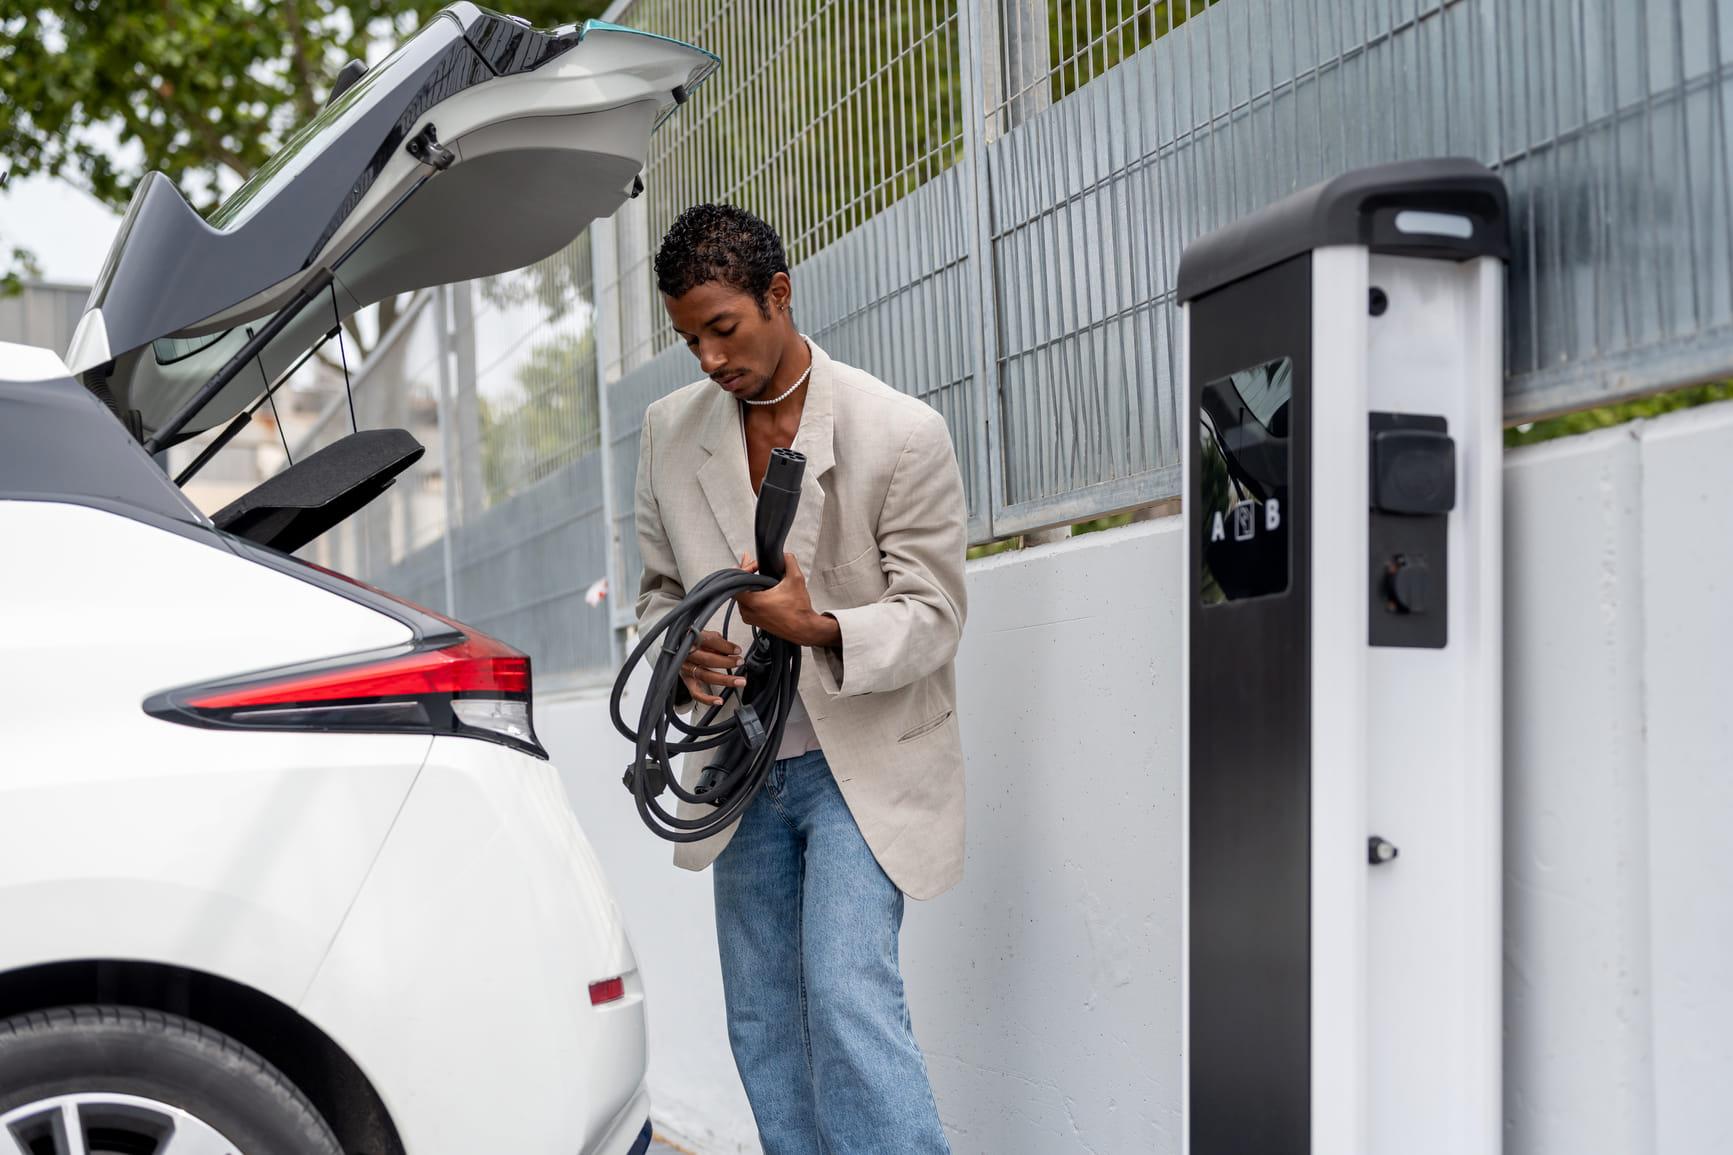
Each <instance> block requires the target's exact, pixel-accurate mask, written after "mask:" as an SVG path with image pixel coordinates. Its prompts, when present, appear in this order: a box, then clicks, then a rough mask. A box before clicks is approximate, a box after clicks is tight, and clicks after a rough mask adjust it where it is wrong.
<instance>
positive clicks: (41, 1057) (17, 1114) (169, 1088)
mask: <svg viewBox="0 0 1733 1155" xmlns="http://www.w3.org/2000/svg"><path fill="white" fill-rule="evenodd" d="M75 1097H76V1098H75ZM67 1104H72V1107H71V1108H70V1112H71V1113H72V1114H74V1115H75V1116H78V1113H79V1112H83V1113H84V1114H86V1115H88V1116H89V1117H90V1119H89V1120H87V1121H86V1122H85V1123H84V1124H82V1125H83V1126H90V1127H95V1126H103V1127H107V1128H109V1129H110V1131H109V1134H112V1135H116V1136H118V1137H117V1138H114V1139H111V1140H110V1141H109V1142H107V1143H104V1142H101V1141H100V1139H101V1138H102V1136H101V1135H98V1136H97V1138H98V1140H99V1141H98V1142H95V1143H91V1144H89V1147H90V1155H97V1153H98V1152H99V1151H102V1150H105V1149H111V1150H113V1151H115V1152H117V1153H118V1152H127V1151H133V1150H141V1149H142V1150H149V1149H151V1148H150V1147H148V1146H146V1147H140V1146H137V1145H133V1146H129V1145H128V1141H129V1140H128V1139H127V1135H128V1134H129V1131H128V1129H129V1128H133V1129H136V1133H137V1134H139V1135H145V1136H149V1135H151V1134H157V1135H161V1134H162V1132H161V1130H160V1129H161V1128H162V1127H163V1126H165V1125H168V1126H170V1127H173V1128H177V1129H178V1130H180V1131H181V1132H183V1133H184V1134H183V1138H184V1139H185V1144H184V1145H185V1146H187V1147H189V1148H196V1149H197V1150H200V1151H204V1150H210V1149H215V1148H213V1147H212V1144H214V1143H217V1142H218V1137H219V1136H220V1139H221V1140H225V1141H226V1144H224V1145H226V1146H230V1147H232V1148H233V1150H234V1151H235V1152H236V1153H237V1155H342V1149H341V1148H340V1147H338V1145H337V1140H336V1139H335V1138H333V1137H332V1134H331V1129H330V1128H329V1127H327V1126H326V1125H325V1120H324V1119H322V1118H321V1117H320V1115H319V1112H318V1111H317V1110H315V1109H314V1107H313V1105H312V1104H311V1103H309V1102H308V1101H307V1098H306V1096H304V1095H302V1094H301V1092H300V1091H298V1090H296V1089H295V1087H294V1085H293V1084H291V1083H290V1082H289V1081H288V1080H287V1079H285V1078H284V1077H283V1075H282V1072H280V1071H278V1070H277V1069H276V1068H275V1067H273V1066H271V1064H270V1063H267V1062H266V1061H265V1060H264V1059H263V1058H261V1057H259V1055H257V1054H255V1053H254V1052H253V1051H251V1050H249V1049H248V1048H246V1047H244V1046H242V1045H241V1044H240V1043H237V1042H236V1041H235V1040H233V1039H231V1038H229V1037H228V1036H227V1035H224V1034H221V1033H219V1032H217V1031H213V1030H211V1029H210V1028H209V1027H203V1026H200V1025H199V1024H198V1023H195V1022H191V1021H190V1020H187V1019H183V1018H180V1017H179V1016H177V1015H169V1014H163V1013H162V1012H160V1011H151V1010H143V1009H141V1008H138V1007H115V1006H79V1007H56V1008H55V1009H53V1010H48V1011H32V1012H30V1013H29V1014H23V1015H18V1016H16V1017H14V1018H10V1019H7V1020H5V1021H4V1022H0V1121H4V1123H3V1124H0V1127H3V1128H4V1129H5V1130H10V1131H11V1132H12V1135H13V1136H14V1137H15V1138H17V1139H18V1140H19V1146H21V1147H22V1148H23V1149H24V1150H26V1151H31V1150H34V1149H35V1148H33V1147H32V1146H31V1144H30V1142H29V1139H30V1137H31V1135H41V1134H43V1128H45V1127H46V1126H48V1120H49V1119H51V1118H52V1117H53V1116H54V1115H55V1114H56V1112H57V1111H60V1110H62V1108H64V1107H65V1105H67ZM176 1109H178V1111H177V1110H176ZM105 1112H106V1113H107V1115H108V1116H112V1118H105V1117H104V1113H105ZM179 1112H185V1113H186V1115H189V1116H191V1120H188V1119H186V1118H185V1117H184V1116H181V1115H179ZM78 1117H82V1116H78ZM115 1119H119V1120H120V1121H119V1122H115V1121H114V1120H115ZM129 1120H136V1121H129ZM151 1128H156V1129H157V1130H156V1131H154V1132H153V1131H152V1130H151ZM207 1132H214V1134H207ZM195 1133H197V1134H200V1135H204V1136H205V1142H204V1143H194V1142H193V1135H194V1134H195ZM0 1134H4V1131H3V1130H0ZM93 1134H94V1132H93ZM38 1141H39V1142H41V1141H42V1140H40V1139H39V1140H38ZM130 1142H132V1143H134V1144H136V1143H137V1142H138V1140H137V1139H136V1138H135V1139H132V1140H130ZM176 1146H177V1144H176V1143H175V1142H173V1141H169V1142H167V1143H165V1145H164V1148H165V1149H166V1150H170V1151H172V1150H174V1148H175V1147H176ZM4 1147H5V1139H3V1138H0V1149H4ZM42 1149H44V1150H52V1151H56V1152H58V1151H60V1150H61V1147H60V1146H59V1145H56V1144H54V1143H53V1142H52V1140H50V1141H49V1142H48V1145H47V1146H45V1147H43V1148H42Z"/></svg>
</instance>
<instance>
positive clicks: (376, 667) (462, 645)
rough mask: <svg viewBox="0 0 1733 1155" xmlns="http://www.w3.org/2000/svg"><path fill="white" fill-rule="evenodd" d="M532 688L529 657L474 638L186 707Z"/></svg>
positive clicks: (206, 695) (211, 693) (519, 693)
mask: <svg viewBox="0 0 1733 1155" xmlns="http://www.w3.org/2000/svg"><path fill="white" fill-rule="evenodd" d="M529 689H530V660H529V658H527V657H525V656H524V655H523V654H521V653H519V652H518V651H516V650H514V649H512V648H511V647H510V646H508V645H506V644H505V643H503V642H496V641H494V640H493V639H492V638H488V637H474V638H463V639H461V640H459V641H458V642H457V643H456V644H454V645H450V646H445V647H443V648H440V649H436V650H433V649H430V650H420V651H412V652H410V653H407V654H404V655H403V656H402V657H396V658H384V659H380V660H376V661H372V662H366V663H364V664H362V665H358V666H346V667H341V668H339V669H335V670H325V671H320V672H314V673H302V674H291V675H288V676H285V677H282V678H279V679H275V680H265V681H258V682H249V683H247V684H246V685H242V686H237V687H235V688H234V689H229V690H208V691H196V692H194V693H193V694H191V695H190V696H189V697H188V698H187V705H189V706H192V707H194V708H196V709H205V710H220V709H232V708H235V707H240V706H282V705H288V704H293V703H302V702H344V701H353V700H356V699H362V698H396V697H417V696H420V695H422V694H503V695H509V696H513V697H519V698H521V697H524V696H525V695H527V694H528V693H529Z"/></svg>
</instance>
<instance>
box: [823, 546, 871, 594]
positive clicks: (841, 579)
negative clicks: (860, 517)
mask: <svg viewBox="0 0 1733 1155" xmlns="http://www.w3.org/2000/svg"><path fill="white" fill-rule="evenodd" d="M818 581H819V584H820V585H822V586H824V587H825V588H826V589H830V590H838V591H840V590H854V591H860V592H866V591H871V590H873V589H875V588H877V589H881V590H882V588H883V584H884V571H883V569H881V568H880V565H879V547H878V544H877V543H876V542H875V543H874V544H872V545H869V546H867V547H866V549H864V550H862V551H861V552H860V553H859V554H856V555H855V557H854V558H853V559H851V560H849V561H845V562H843V563H842V564H841V565H833V566H830V567H828V568H826V569H821V570H819V571H818Z"/></svg>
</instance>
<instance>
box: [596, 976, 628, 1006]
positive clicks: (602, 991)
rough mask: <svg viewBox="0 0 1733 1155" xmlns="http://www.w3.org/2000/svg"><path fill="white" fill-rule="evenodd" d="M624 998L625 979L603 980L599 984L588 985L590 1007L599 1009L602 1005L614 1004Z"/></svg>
mask: <svg viewBox="0 0 1733 1155" xmlns="http://www.w3.org/2000/svg"><path fill="white" fill-rule="evenodd" d="M625 997H626V980H625V979H603V980H602V981H601V982H599V983H591V984H590V1005H591V1006H592V1007H599V1006H601V1005H602V1004H603V1003H615V1002H619V1001H620V1000H621V999H623V998H625Z"/></svg>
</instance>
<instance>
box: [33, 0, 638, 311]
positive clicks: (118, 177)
mask: <svg viewBox="0 0 1733 1155" xmlns="http://www.w3.org/2000/svg"><path fill="white" fill-rule="evenodd" d="M441 7H443V4H442V3H440V2H439V0H401V2H398V3H387V2H386V0H358V2H354V3H341V2H338V0H287V2H284V3H272V4H267V3H260V2H259V0H100V2H98V0H57V2H55V3H31V2H29V0H0V93H4V94H5V99H4V100H0V161H3V162H4V165H5V171H6V173H7V174H8V175H9V176H10V177H26V176H32V175H35V174H39V173H45V174H49V175H52V176H58V177H61V178H62V179H65V180H67V181H70V182H71V183H73V184H75V185H78V186H80V187H82V188H85V189H87V190H88V191H89V192H91V193H92V194H93V195H95V196H96V198H97V199H98V200H101V201H103V202H105V203H106V204H108V205H111V206H113V207H114V208H116V209H120V208H124V207H125V206H126V203H127V201H128V200H130V199H131V197H132V192H133V189H134V188H136V187H137V185H138V182H139V181H140V180H141V179H142V178H143V177H144V174H145V173H146V172H148V171H150V170H152V169H155V170H158V171H160V172H163V173H165V174H167V175H168V176H169V178H170V179H172V180H173V181H174V182H175V183H176V185H178V186H179V188H180V190H181V192H182V194H183V195H185V196H186V198H187V200H188V201H189V202H190V203H191V204H192V205H193V207H194V208H197V209H198V210H199V211H201V212H207V213H208V212H209V211H210V210H211V209H212V208H214V207H215V206H216V205H217V204H218V202H219V201H220V200H221V197H222V194H223V191H224V190H225V189H227V188H232V187H233V186H234V184H236V183H238V182H239V181H240V180H244V179H245V178H246V177H247V176H249V175H250V174H251V173H252V172H253V170H254V169H256V168H257V167H258V166H259V165H260V164H262V163H263V162H264V161H265V160H266V159H267V158H268V157H270V156H271V154H272V153H274V152H275V151H276V150H277V149H278V147H279V146H281V145H282V143H283V142H284V141H285V140H286V139H287V138H288V137H289V136H290V135H291V134H292V133H293V132H294V130H295V129H296V128H297V127H298V126H299V125H301V124H304V123H305V122H306V121H308V120H309V119H311V118H312V117H313V116H314V115H315V114H316V113H317V112H318V111H319V109H320V107H321V106H322V105H323V104H324V101H325V96H326V94H327V93H328V92H330V90H331V83H332V81H333V79H335V77H336V75H337V70H338V69H340V68H341V67H342V66H343V64H344V63H345V62H346V61H349V60H351V59H372V58H377V57H378V56H379V55H380V54H381V53H382V51H383V50H385V49H388V48H389V47H390V46H392V45H394V44H396V43H398V42H400V41H402V40H403V39H404V38H405V37H407V36H409V35H410V34H411V33H413V32H414V31H415V30H416V29H417V28H419V27H420V26H421V24H422V22H423V21H424V20H426V19H427V18H428V17H429V16H431V15H432V14H433V13H435V12H437V11H439V9H440V8H441ZM605 7H606V2H605V0H514V2H513V4H512V14H513V15H516V16H522V17H523V18H525V19H527V20H529V21H530V22H531V23H532V24H534V25H535V26H537V27H538V28H547V27H552V26H555V25H560V24H570V23H573V22H576V21H580V20H585V19H588V18H590V17H593V16H598V15H600V14H601V12H602V9H603V8H605ZM29 244H30V238H29V237H27V236H26V237H13V238H0V253H6V252H8V251H9V252H10V257H11V264H10V266H9V267H8V268H5V269H3V270H0V276H7V275H10V276H11V277H13V278H14V282H15V281H16V277H17V274H18V273H19V272H20V271H22V270H23V269H24V266H25V264H26V262H27V261H28V259H29V258H28V249H29ZM0 259H3V258H0ZM381 310H382V312H381V316H380V322H381V324H380V331H381V332H383V331H384V330H385V328H387V327H388V326H389V325H390V323H391V320H392V319H393V318H394V316H395V302H386V303H384V304H383V305H382V306H381Z"/></svg>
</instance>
